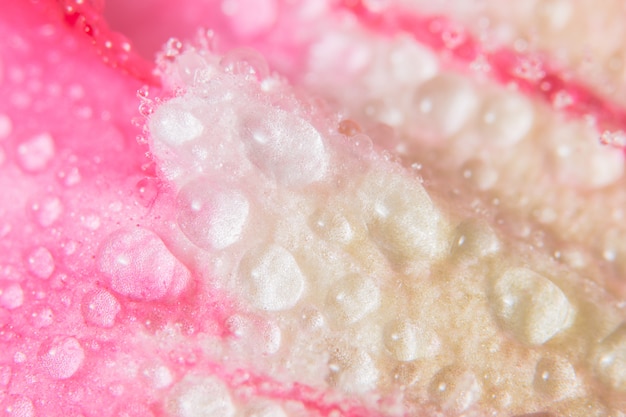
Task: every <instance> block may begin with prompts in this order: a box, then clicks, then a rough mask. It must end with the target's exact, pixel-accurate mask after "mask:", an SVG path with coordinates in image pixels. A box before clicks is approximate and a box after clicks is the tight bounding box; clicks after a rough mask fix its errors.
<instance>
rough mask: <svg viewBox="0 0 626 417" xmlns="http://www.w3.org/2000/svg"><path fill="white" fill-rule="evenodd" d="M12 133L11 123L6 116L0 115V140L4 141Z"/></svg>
mask: <svg viewBox="0 0 626 417" xmlns="http://www.w3.org/2000/svg"><path fill="white" fill-rule="evenodd" d="M12 131H13V122H12V121H11V119H10V118H9V116H7V115H6V114H0V140H2V139H6V138H7V137H8V136H9V135H10V134H11V132H12Z"/></svg>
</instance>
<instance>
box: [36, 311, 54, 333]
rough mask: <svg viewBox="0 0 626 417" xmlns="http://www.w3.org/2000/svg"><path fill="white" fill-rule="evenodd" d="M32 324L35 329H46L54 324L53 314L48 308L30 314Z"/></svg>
mask: <svg viewBox="0 0 626 417" xmlns="http://www.w3.org/2000/svg"><path fill="white" fill-rule="evenodd" d="M32 322H33V324H34V325H35V327H38V328H43V327H48V326H50V325H51V324H52V323H53V322H54V313H53V312H52V310H50V308H48V307H44V308H42V309H41V310H39V311H36V312H34V313H33V314H32Z"/></svg>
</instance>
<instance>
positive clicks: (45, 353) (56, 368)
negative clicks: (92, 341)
mask: <svg viewBox="0 0 626 417" xmlns="http://www.w3.org/2000/svg"><path fill="white" fill-rule="evenodd" d="M84 360H85V352H84V350H83V347H82V346H81V344H80V342H79V341H78V340H77V339H76V338H74V337H63V336H56V337H54V338H52V339H50V340H48V341H46V342H44V343H42V345H41V349H40V351H39V361H40V363H41V365H42V366H43V367H44V369H45V370H46V371H47V372H48V374H49V375H50V376H51V377H52V378H54V379H67V378H70V377H71V376H72V375H74V374H75V373H76V372H77V371H78V370H79V369H80V367H81V366H82V364H83V361H84Z"/></svg>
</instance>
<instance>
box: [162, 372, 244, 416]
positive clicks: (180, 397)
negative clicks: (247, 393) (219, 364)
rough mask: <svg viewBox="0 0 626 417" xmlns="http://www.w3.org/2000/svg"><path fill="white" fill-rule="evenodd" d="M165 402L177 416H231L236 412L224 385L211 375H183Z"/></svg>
mask: <svg viewBox="0 0 626 417" xmlns="http://www.w3.org/2000/svg"><path fill="white" fill-rule="evenodd" d="M166 404H167V409H168V411H169V413H170V414H171V415H172V416H177V417H201V416H221V417H233V416H234V415H235V412H236V409H235V406H234V405H233V403H232V400H231V397H230V393H229V391H228V389H227V388H226V386H224V384H223V383H222V382H221V381H219V380H217V379H215V378H211V377H208V378H200V377H197V376H187V377H185V378H184V379H183V380H182V381H180V382H179V383H178V384H176V386H174V387H173V388H172V390H171V391H170V393H169V395H168V398H167V401H166Z"/></svg>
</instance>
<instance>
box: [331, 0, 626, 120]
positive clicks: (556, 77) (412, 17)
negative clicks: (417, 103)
mask: <svg viewBox="0 0 626 417" xmlns="http://www.w3.org/2000/svg"><path fill="white" fill-rule="evenodd" d="M339 8H340V9H346V10H349V11H350V12H352V13H353V14H354V15H355V16H357V17H358V19H359V20H360V21H361V23H362V24H363V25H365V26H367V27H369V28H370V29H372V30H374V31H377V32H380V33H382V34H385V35H392V34H396V33H398V32H406V33H409V34H411V35H412V36H413V37H414V39H415V40H416V41H418V42H420V43H422V44H424V45H426V46H428V47H430V48H432V49H433V50H434V51H436V52H438V53H440V54H442V55H443V56H444V57H445V56H448V57H450V58H452V59H453V60H454V61H456V62H457V63H460V64H463V65H465V66H466V69H469V68H470V65H471V66H474V67H476V68H478V69H479V70H478V72H484V73H485V74H486V75H487V76H489V77H490V78H492V79H493V80H495V81H497V82H499V83H501V84H505V85H514V86H516V87H517V88H518V89H519V90H520V91H522V92H524V93H526V94H529V95H532V96H534V97H538V98H541V99H542V100H544V101H545V102H547V103H548V104H549V105H550V106H552V107H553V108H554V109H556V110H559V111H563V112H565V113H566V114H569V115H571V116H573V117H580V118H585V119H591V121H593V122H594V123H595V124H596V125H597V126H598V128H599V129H600V130H622V131H626V110H625V109H624V108H623V107H621V106H619V105H618V104H616V103H613V102H611V101H610V100H607V99H605V98H603V97H601V96H600V95H598V94H597V93H595V92H594V91H593V89H591V88H590V87H588V86H586V85H585V84H584V83H583V82H580V81H579V80H576V79H575V78H573V77H572V76H571V75H569V74H568V71H567V69H559V68H556V67H554V66H553V65H552V64H551V63H550V59H549V57H546V56H542V55H541V54H540V53H536V54H535V55H528V54H522V53H518V52H515V51H513V50H511V49H508V48H506V47H500V48H498V49H495V50H491V49H488V48H486V47H485V46H484V45H482V44H481V43H480V42H479V41H478V40H477V39H475V38H474V37H473V36H472V34H471V33H469V31H468V30H467V29H466V28H464V27H462V26H461V25H459V24H457V23H455V22H452V21H450V20H449V19H448V18H446V17H445V16H422V15H419V14H416V13H414V12H412V11H407V10H403V9H402V8H400V7H389V8H386V9H384V10H383V11H381V12H372V11H370V10H369V9H368V8H367V7H366V6H364V5H363V4H362V2H361V1H354V0H347V1H342V2H340V5H339Z"/></svg>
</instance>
